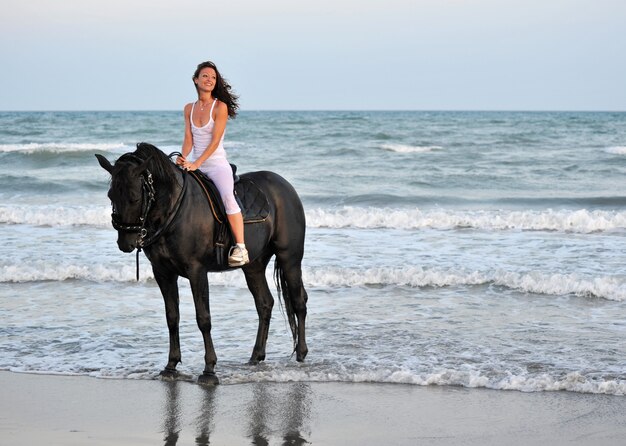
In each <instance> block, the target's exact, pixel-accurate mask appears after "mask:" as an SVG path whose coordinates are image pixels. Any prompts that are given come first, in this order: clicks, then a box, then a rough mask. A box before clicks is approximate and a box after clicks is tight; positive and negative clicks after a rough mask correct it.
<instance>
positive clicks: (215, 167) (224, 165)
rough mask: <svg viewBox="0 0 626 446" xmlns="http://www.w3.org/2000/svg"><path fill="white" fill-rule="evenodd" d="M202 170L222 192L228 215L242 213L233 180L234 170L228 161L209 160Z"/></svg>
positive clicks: (221, 159) (220, 159)
mask: <svg viewBox="0 0 626 446" xmlns="http://www.w3.org/2000/svg"><path fill="white" fill-rule="evenodd" d="M200 170H201V171H202V173H204V174H205V175H206V176H208V177H209V178H210V179H211V180H212V181H213V182H214V183H215V185H216V186H217V190H219V191H220V196H221V197H222V201H223V202H224V208H225V209H226V213H227V214H236V213H238V212H241V209H240V208H239V205H238V204H237V200H235V192H234V189H235V182H234V180H233V169H232V167H230V164H229V163H228V160H227V159H226V158H222V157H216V158H209V159H207V160H206V161H205V162H204V163H202V165H201V166H200Z"/></svg>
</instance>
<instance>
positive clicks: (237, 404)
mask: <svg viewBox="0 0 626 446" xmlns="http://www.w3.org/2000/svg"><path fill="white" fill-rule="evenodd" d="M0 385H1V388H2V393H1V395H2V396H1V398H0V444H7V445H12V446H19V445H32V444H46V445H64V446H66V445H85V444H89V445H117V446H125V445H129V446H130V445H141V444H150V445H153V444H165V445H169V446H172V445H208V444H209V443H210V444H212V445H239V444H242V445H244V444H254V445H259V444H265V445H269V444H298V445H304V444H315V445H335V444H337V445H339V444H341V445H384V444H390V445H391V444H393V445H414V444H446V445H448V444H449V445H455V444H465V445H488V444H494V445H496V444H551V445H558V444H568V445H570V444H577V445H591V444H593V445H594V446H595V445H618V444H621V443H622V442H623V439H624V438H626V419H625V417H624V413H626V397H623V396H611V395H597V394H580V393H573V392H534V393H522V392H518V391H501V390H489V389H468V388H462V387H446V386H426V387H423V386H413V385H404V384H377V383H334V382H328V383H317V382H315V383H314V382H290V383H271V382H257V383H247V384H230V385H224V384H222V385H219V386H217V387H213V388H207V387H202V386H199V385H198V384H195V383H191V382H188V381H173V382H166V381H160V380H128V379H120V380H118V379H98V378H91V377H85V376H63V375H40V374H22V373H13V372H8V371H2V372H0Z"/></svg>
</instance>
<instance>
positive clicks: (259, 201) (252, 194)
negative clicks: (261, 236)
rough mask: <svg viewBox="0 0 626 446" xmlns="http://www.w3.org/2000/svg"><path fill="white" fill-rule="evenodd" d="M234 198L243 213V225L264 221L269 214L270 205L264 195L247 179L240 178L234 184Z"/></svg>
mask: <svg viewBox="0 0 626 446" xmlns="http://www.w3.org/2000/svg"><path fill="white" fill-rule="evenodd" d="M235 198H237V201H239V207H240V208H241V211H242V213H243V222H244V223H258V222H262V221H265V219H266V218H267V216H268V215H269V214H270V204H269V202H268V201H267V196H266V195H265V193H264V192H263V191H262V190H261V189H260V188H259V186H257V185H256V183H255V182H254V181H252V180H250V179H248V178H245V177H243V178H241V177H240V179H239V181H238V182H237V183H235Z"/></svg>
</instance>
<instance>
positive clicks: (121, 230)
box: [96, 143, 308, 384]
mask: <svg viewBox="0 0 626 446" xmlns="http://www.w3.org/2000/svg"><path fill="white" fill-rule="evenodd" d="M96 157H97V158H98V162H99V163H100V166H102V168H104V169H105V170H106V171H108V172H109V173H110V174H111V186H110V189H109V193H108V196H109V198H110V199H111V203H112V205H113V214H112V218H113V226H114V227H115V228H116V229H117V231H118V239H117V244H118V247H119V249H120V250H122V251H124V252H132V251H133V250H135V249H138V250H140V249H143V250H144V252H145V254H146V257H147V258H148V259H149V260H150V263H151V264H152V270H153V272H154V278H155V279H156V282H157V283H158V285H159V288H160V289H161V293H162V294H163V299H164V301H165V315H166V318H167V326H168V329H169V335H170V351H169V360H168V363H167V366H166V367H165V369H164V370H163V371H162V372H161V375H162V376H164V377H166V378H174V377H176V375H177V372H176V366H177V364H178V363H179V362H180V361H181V354H180V342H179V335H178V323H179V319H180V316H179V308H178V302H179V296H178V277H179V276H182V277H185V278H187V279H188V280H189V282H190V284H191V290H192V293H193V299H194V304H195V308H196V320H197V323H198V327H199V328H200V331H201V332H202V336H203V338H204V348H205V356H204V360H205V368H204V373H203V374H202V375H201V376H200V377H199V378H198V381H199V382H200V383H202V384H217V383H218V382H219V380H218V378H217V376H216V375H215V370H214V369H215V363H216V361H217V357H216V355H215V349H214V348H213V341H212V339H211V313H210V310H209V282H208V278H207V273H208V272H214V271H224V270H228V269H231V268H229V267H228V266H227V264H226V265H225V264H224V262H222V261H221V259H220V258H219V254H218V252H219V250H218V249H216V243H215V234H216V231H218V230H219V224H220V223H219V222H218V221H216V217H215V216H214V215H213V213H212V211H211V208H210V206H211V205H210V203H209V201H208V200H207V197H206V195H205V191H204V190H203V187H202V186H201V185H200V183H198V182H197V181H196V180H195V179H193V178H191V174H189V173H188V172H185V171H183V170H181V169H180V168H179V167H178V166H176V165H175V164H174V163H173V162H172V161H171V160H170V158H169V157H168V156H166V155H165V154H164V153H163V152H161V151H160V150H159V149H157V148H156V147H154V146H152V145H150V144H146V143H140V144H138V145H137V150H135V152H132V153H126V154H124V155H122V156H121V157H120V158H119V159H118V160H117V161H116V162H115V165H112V164H111V163H110V162H109V161H108V160H107V159H106V158H105V157H103V156H102V155H98V154H97V155H96ZM241 178H242V180H243V179H246V180H251V181H253V182H254V183H255V184H256V185H257V186H258V188H259V189H260V190H261V191H262V192H264V193H265V195H266V197H267V201H268V203H269V213H268V215H267V218H265V219H264V221H262V222H258V223H254V224H246V225H245V240H246V246H247V248H248V251H249V253H250V263H249V264H247V265H245V266H243V267H242V270H243V272H244V274H245V277H246V282H247V284H248V288H249V290H250V292H251V293H252V295H253V296H254V302H255V304H256V309H257V313H258V316H259V328H258V332H257V338H256V343H255V344H254V348H253V350H252V356H251V357H250V363H252V364H255V363H258V362H259V361H263V360H264V359H265V345H266V342H267V335H268V331H269V326H270V318H271V313H272V308H273V306H274V299H273V297H272V294H271V292H270V289H269V287H268V284H267V280H266V278H265V269H266V267H267V264H268V263H269V261H270V259H271V257H272V256H273V255H275V256H276V261H275V277H276V285H277V287H278V294H279V296H280V295H281V294H282V297H283V300H284V302H285V310H286V313H287V318H288V321H289V325H290V327H291V331H292V335H293V340H294V347H295V353H296V359H297V360H298V361H303V360H304V358H305V356H306V354H307V352H308V349H307V346H306V340H305V318H306V312H307V309H306V302H307V293H306V291H305V289H304V286H303V285H302V270H301V263H302V256H303V253H304V234H305V217H304V209H303V207H302V202H301V201H300V198H299V197H298V194H297V193H296V191H295V189H294V188H293V187H292V186H291V184H289V183H288V182H287V181H286V180H285V179H284V178H282V177H281V176H279V175H277V174H275V173H273V172H267V171H261V172H251V173H246V174H244V175H242V176H241ZM226 224H227V223H226ZM281 291H282V293H281Z"/></svg>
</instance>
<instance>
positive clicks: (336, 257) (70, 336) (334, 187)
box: [0, 112, 626, 395]
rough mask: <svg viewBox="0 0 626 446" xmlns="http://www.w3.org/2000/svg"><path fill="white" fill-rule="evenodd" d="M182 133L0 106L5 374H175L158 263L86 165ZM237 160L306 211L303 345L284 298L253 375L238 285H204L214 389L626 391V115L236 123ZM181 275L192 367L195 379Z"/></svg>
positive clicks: (250, 328)
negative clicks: (259, 384) (125, 244)
mask: <svg viewBox="0 0 626 446" xmlns="http://www.w3.org/2000/svg"><path fill="white" fill-rule="evenodd" d="M180 124H181V123H180V116H179V113H176V112H106V113H105V112H96V113H89V112H80V113H78V112H75V113H69V112H68V113H51V112H47V113H26V112H24V113H0V160H1V162H0V237H2V239H3V240H4V243H3V245H2V248H1V249H2V256H1V257H0V316H1V317H2V319H3V320H4V321H5V323H4V324H3V325H2V327H0V353H1V354H0V369H4V370H13V371H16V372H19V371H30V372H43V373H61V374H84V375H92V376H100V377H118V378H142V379H143V378H153V377H155V376H156V375H157V374H158V371H159V370H160V369H161V368H162V367H163V366H164V364H165V362H166V359H167V342H168V341H167V328H166V325H165V317H164V312H163V303H162V299H161V297H160V293H159V291H158V287H157V286H156V284H155V282H154V280H153V279H152V273H151V271H150V266H149V262H148V261H147V259H146V258H145V257H143V256H142V259H141V261H140V276H141V281H140V282H139V283H135V262H134V260H135V257H134V255H126V254H123V253H121V252H120V251H118V250H117V247H116V244H115V240H116V233H115V231H114V230H113V229H112V228H111V226H110V205H109V203H108V200H107V197H106V191H107V188H108V178H107V175H108V174H107V173H106V172H105V171H103V170H102V169H101V168H100V167H99V166H98V164H97V162H96V160H95V158H94V156H93V155H94V153H102V154H104V155H106V156H107V157H108V158H109V159H111V160H112V161H113V160H114V159H115V158H117V157H118V156H119V155H121V154H122V153H125V152H128V151H132V150H133V146H134V144H135V143H136V142H139V141H147V142H151V143H153V144H155V145H157V146H159V147H160V148H162V149H163V150H164V151H165V152H168V153H169V152H171V151H174V150H178V149H179V145H178V144H179V141H180V139H181V137H182V129H181V127H182V126H181V125H180ZM226 149H227V151H228V152H229V156H230V160H231V162H234V163H236V164H238V165H239V168H240V171H241V172H245V171H250V170H261V169H271V170H274V171H276V172H278V173H280V174H281V175H283V176H285V177H286V178H287V179H288V180H289V181H290V182H292V184H293V185H294V186H295V187H296V189H297V190H298V191H299V193H300V195H301V197H302V199H303V203H304V206H305V210H306V214H307V241H306V253H305V259H304V281H305V286H306V287H307V290H308V294H309V318H308V344H309V350H310V353H309V356H308V358H307V361H306V362H305V363H304V364H297V363H296V362H295V359H294V358H292V357H291V350H292V343H291V337H290V334H289V330H288V328H287V326H286V323H285V321H284V318H283V316H282V315H281V312H280V310H279V307H278V305H276V307H275V310H274V319H273V325H272V329H271V332H270V339H269V343H268V355H267V358H268V359H267V361H266V363H265V364H262V365H259V366H255V367H250V366H247V365H245V363H246V361H247V359H248V358H249V355H250V353H251V349H252V346H253V343H254V337H255V334H256V324H257V319H256V312H255V310H254V305H253V301H252V298H251V296H250V294H249V293H248V292H247V290H246V287H245V281H244V279H243V274H242V273H241V272H231V273H224V274H211V275H210V277H209V280H210V283H211V285H212V286H211V305H212V316H213V327H214V328H213V336H214V341H215V345H216V350H217V354H218V366H217V371H218V373H219V374H220V376H221V378H222V381H223V382H226V383H235V382H250V381H288V380H295V381H373V382H403V383H412V384H416V385H426V384H441V385H448V384H450V385H461V386H468V387H488V388H494V389H517V390H523V391H544V390H568V391H574V392H590V393H609V394H617V395H623V394H625V393H626V359H625V358H626V347H624V343H623V342H621V340H622V339H623V338H624V335H625V334H626V322H625V320H624V314H625V307H624V305H626V303H625V302H626V268H625V267H624V265H625V264H626V254H625V253H626V249H625V248H626V195H625V194H624V185H625V183H624V180H623V178H624V174H625V173H626V114H624V113H508V112H507V113H505V112H501V113H500V112H498V113H496V112H493V113H482V112H481V113H478V112H476V113H472V112H464V113H460V112H458V113H457V112H436V113H431V112H328V113H324V112H242V113H241V115H240V116H239V117H238V118H237V119H236V120H234V121H232V122H231V123H229V127H228V133H227V137H226ZM17 166H19V174H17V170H18V167H17ZM270 273H271V272H268V280H271V274H270ZM179 283H180V286H181V288H182V294H181V310H182V312H181V347H182V350H183V364H182V365H181V366H180V368H181V370H182V371H183V372H185V373H189V374H198V373H199V372H200V371H201V370H202V368H203V359H202V357H203V347H202V341H201V336H200V333H199V331H198V330H197V328H196V326H195V315H194V309H193V304H192V299H191V293H190V290H189V286H188V284H187V283H186V282H185V281H184V280H182V279H181V280H180V281H179Z"/></svg>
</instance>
